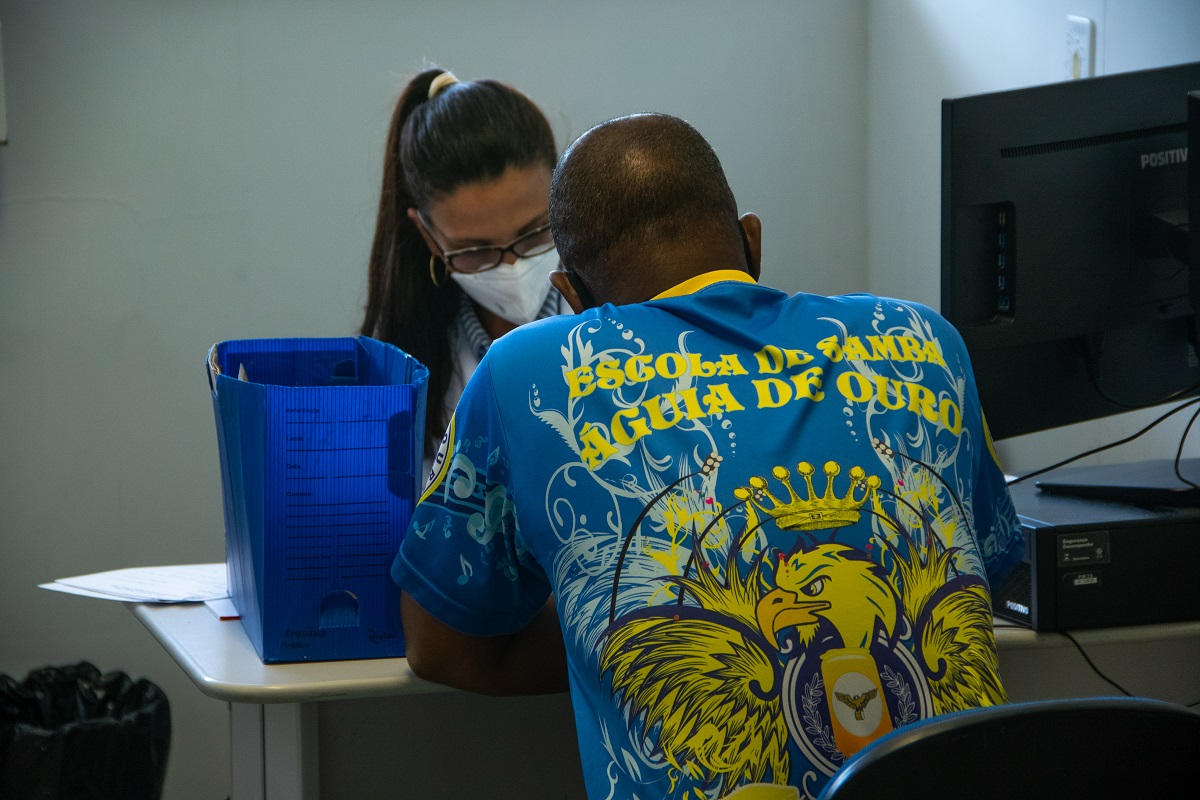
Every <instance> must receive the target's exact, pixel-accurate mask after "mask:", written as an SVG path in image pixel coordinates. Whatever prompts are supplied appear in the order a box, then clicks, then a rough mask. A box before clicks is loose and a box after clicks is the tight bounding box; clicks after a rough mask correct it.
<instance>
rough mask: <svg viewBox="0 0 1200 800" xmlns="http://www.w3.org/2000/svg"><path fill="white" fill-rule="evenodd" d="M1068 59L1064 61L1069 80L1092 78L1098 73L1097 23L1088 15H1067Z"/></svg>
mask: <svg viewBox="0 0 1200 800" xmlns="http://www.w3.org/2000/svg"><path fill="white" fill-rule="evenodd" d="M1066 45H1067V52H1066V59H1065V61H1064V63H1063V67H1064V70H1065V73H1066V74H1065V76H1064V77H1066V78H1067V80H1078V79H1079V78H1090V77H1092V76H1093V75H1095V74H1096V23H1095V22H1093V21H1092V20H1090V19H1088V18H1087V17H1077V16H1075V15H1074V14H1070V15H1068V16H1067V36H1066Z"/></svg>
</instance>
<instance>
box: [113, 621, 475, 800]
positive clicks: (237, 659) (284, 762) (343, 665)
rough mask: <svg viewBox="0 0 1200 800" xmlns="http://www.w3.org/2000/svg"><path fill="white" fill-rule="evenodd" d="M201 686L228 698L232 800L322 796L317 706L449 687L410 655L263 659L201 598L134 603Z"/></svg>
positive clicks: (311, 799) (240, 630)
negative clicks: (424, 675)
mask: <svg viewBox="0 0 1200 800" xmlns="http://www.w3.org/2000/svg"><path fill="white" fill-rule="evenodd" d="M128 606H129V608H130V610H132V611H133V614H134V616H136V617H137V618H138V619H139V620H141V622H142V624H143V625H145V626H146V628H147V629H148V630H149V631H150V633H152V634H153V635H154V638H155V639H157V640H158V642H159V643H160V644H161V645H162V646H163V647H164V648H165V649H166V651H167V652H168V653H170V654H171V657H172V658H174V659H175V661H176V662H177V663H178V664H179V666H180V667H181V668H183V671H184V672H185V673H187V676H188V677H189V678H191V679H192V682H193V683H195V684H196V686H197V687H199V689H200V691H201V692H203V693H204V694H206V695H208V696H209V697H212V698H215V699H217V700H224V701H226V702H228V703H229V715H230V738H231V747H232V752H231V754H230V756H231V758H230V765H231V770H232V773H233V774H232V788H233V796H232V798H231V800H317V798H318V796H319V786H320V777H319V763H320V761H319V753H318V748H317V741H318V739H317V703H319V702H322V701H331V700H350V699H358V698H368V697H379V696H382V695H393V694H420V693H430V692H450V691H452V690H450V689H447V688H446V687H444V686H439V685H438V684H434V683H429V682H428V681H423V680H421V679H420V678H418V677H417V676H416V675H414V674H413V673H412V670H410V669H409V668H408V662H407V661H406V660H405V659H403V658H385V659H362V660H356V661H316V662H309V663H297V664H274V665H268V664H263V663H262V661H260V660H259V657H258V653H257V652H255V650H254V646H253V645H252V644H251V643H250V639H249V638H248V637H247V636H246V632H245V630H244V629H243V628H242V624H241V622H239V621H237V620H226V621H221V620H219V619H217V617H216V616H215V615H214V614H213V613H212V612H211V611H209V610H208V609H207V608H206V607H205V606H204V605H203V604H200V603H181V604H175V605H152V604H136V603H130V604H128Z"/></svg>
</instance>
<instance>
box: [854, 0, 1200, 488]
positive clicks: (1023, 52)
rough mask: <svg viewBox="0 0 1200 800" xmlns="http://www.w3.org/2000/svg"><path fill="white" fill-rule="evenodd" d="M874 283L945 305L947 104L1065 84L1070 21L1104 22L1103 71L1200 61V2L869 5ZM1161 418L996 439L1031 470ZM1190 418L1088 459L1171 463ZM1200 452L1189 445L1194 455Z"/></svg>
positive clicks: (1145, 416)
mask: <svg viewBox="0 0 1200 800" xmlns="http://www.w3.org/2000/svg"><path fill="white" fill-rule="evenodd" d="M867 9H868V10H867V42H868V53H869V77H868V80H867V98H868V99H867V131H868V134H867V142H868V143H867V153H866V158H867V186H868V192H867V230H868V237H867V240H868V278H867V282H868V286H869V287H870V290H871V291H873V292H877V293H879V294H884V295H897V296H901V297H910V298H913V299H917V300H921V301H923V302H926V303H929V304H930V305H933V306H934V307H935V308H936V307H937V306H938V305H939V294H940V283H939V272H938V270H939V265H940V239H939V231H940V224H941V222H940V202H941V186H940V176H941V100H942V98H944V97H956V96H960V95H967V94H977V93H981V92H990V91H998V90H1003V89H1012V88H1017V87H1021V86H1032V85H1037V84H1045V83H1051V82H1054V81H1058V80H1062V79H1064V77H1065V70H1064V53H1065V50H1066V48H1065V39H1066V20H1067V16H1068V15H1069V14H1074V15H1079V16H1085V17H1090V18H1091V19H1092V20H1094V21H1095V24H1096V70H1095V72H1096V74H1097V75H1103V74H1108V73H1114V72H1127V71H1130V70H1135V69H1146V68H1150V67H1158V66H1166V65H1169V64H1181V63H1186V62H1190V61H1200V36H1198V35H1197V32H1200V2H1196V0H1003V1H1002V2H996V0H869V2H868V4H867ZM1157 413H1161V409H1160V410H1159V412H1137V413H1134V414H1123V415H1120V416H1118V417H1113V418H1109V419H1106V420H1101V421H1096V422H1091V423H1084V424H1080V425H1073V426H1068V427H1065V428H1060V429H1057V430H1054V431H1047V432H1043V433H1038V434H1030V435H1028V436H1021V437H1016V438H1013V439H1009V440H1005V441H1003V442H1000V443H998V452H999V453H1000V456H1001V460H1002V462H1003V463H1004V466H1005V468H1006V469H1007V470H1008V471H1010V472H1013V473H1021V472H1027V471H1030V470H1033V469H1036V468H1038V467H1042V466H1046V465H1049V464H1051V463H1055V462H1057V461H1059V460H1061V459H1063V458H1067V457H1069V456H1072V455H1074V454H1075V453H1078V452H1082V451H1084V450H1088V449H1090V448H1092V447H1095V446H1097V445H1099V444H1103V443H1107V442H1110V441H1115V440H1118V439H1121V438H1124V437H1125V436H1128V435H1130V434H1132V433H1134V432H1136V431H1137V430H1139V429H1140V428H1141V427H1143V426H1144V425H1146V424H1148V423H1149V421H1151V420H1152V419H1153V418H1154V417H1155V416H1156V415H1157ZM1187 416H1188V415H1187V414H1179V415H1177V417H1178V418H1173V419H1172V420H1170V421H1168V422H1166V423H1163V424H1162V425H1161V426H1159V427H1158V428H1156V429H1155V430H1154V431H1153V432H1152V434H1151V435H1148V436H1147V437H1145V438H1144V439H1143V440H1139V442H1138V443H1136V444H1133V445H1129V446H1126V447H1123V448H1121V449H1119V450H1115V451H1111V452H1109V453H1108V454H1106V455H1105V456H1103V457H1099V458H1094V459H1092V461H1091V462H1081V463H1096V462H1101V461H1107V462H1125V461H1132V460H1135V459H1141V458H1165V457H1173V456H1174V453H1175V446H1176V445H1177V443H1178V440H1179V438H1180V436H1181V435H1182V432H1183V427H1184V424H1185V423H1186V417H1187ZM1198 451H1200V448H1198V447H1197V446H1196V445H1195V444H1192V443H1190V444H1189V447H1188V449H1187V451H1186V453H1187V454H1188V455H1194V454H1196V453H1197V452H1198Z"/></svg>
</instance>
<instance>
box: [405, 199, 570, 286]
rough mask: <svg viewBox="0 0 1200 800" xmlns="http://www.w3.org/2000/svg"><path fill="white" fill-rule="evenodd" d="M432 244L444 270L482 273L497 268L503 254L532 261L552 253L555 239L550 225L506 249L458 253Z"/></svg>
mask: <svg viewBox="0 0 1200 800" xmlns="http://www.w3.org/2000/svg"><path fill="white" fill-rule="evenodd" d="M417 216H419V217H420V218H421V222H422V223H423V224H424V225H425V227H426V228H428V229H429V230H430V231H436V232H437V233H438V234H439V235H440V234H441V231H438V230H437V228H435V227H433V225H431V224H430V222H429V220H427V219H425V216H424V215H423V214H420V213H419V212H418V214H417ZM434 244H436V245H437V247H438V252H439V254H440V255H441V257H442V260H443V261H445V262H446V267H447V268H448V269H450V270H452V271H453V272H466V273H471V272H485V271H486V270H489V269H492V268H493V267H498V266H500V264H501V263H502V262H503V261H504V256H505V254H506V253H512V254H513V255H515V256H516V257H517V258H531V257H533V256H540V255H542V254H544V253H549V252H550V251H551V250H553V249H554V237H552V236H551V235H550V224H549V223H547V224H545V225H539V226H538V227H536V228H534V229H533V230H531V231H527V232H526V233H523V234H521V235H520V236H518V237H517V238H515V239H513V240H512V241H511V242H509V243H508V244H506V245H483V246H481V247H463V248H461V249H459V250H443V249H442V246H441V244H440V243H438V242H437V241H436V240H435V241H434Z"/></svg>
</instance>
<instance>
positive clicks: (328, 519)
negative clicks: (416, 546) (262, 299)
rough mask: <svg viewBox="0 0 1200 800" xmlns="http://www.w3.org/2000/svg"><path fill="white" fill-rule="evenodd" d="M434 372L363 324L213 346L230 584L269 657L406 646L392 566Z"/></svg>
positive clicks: (410, 501)
mask: <svg viewBox="0 0 1200 800" xmlns="http://www.w3.org/2000/svg"><path fill="white" fill-rule="evenodd" d="M428 375H429V373H428V371H427V370H426V369H425V367H424V366H423V365H422V364H421V363H420V362H418V361H417V360H416V359H414V358H412V357H411V356H409V355H408V354H406V353H405V352H403V351H402V350H400V349H398V348H396V347H393V346H391V345H388V344H384V343H382V342H378V341H375V340H374V339H370V338H367V337H364V336H360V337H357V338H349V337H347V338H334V339H243V340H235V341H227V342H221V343H218V344H216V345H213V347H212V349H211V350H210V351H209V353H208V376H209V386H210V388H211V390H212V401H213V411H214V413H215V414H216V423H217V442H218V446H219V449H220V458H221V483H222V489H223V495H224V510H225V561H226V569H227V571H228V574H229V591H230V596H231V598H232V600H233V604H234V606H235V607H236V608H237V610H238V613H239V614H240V615H241V620H242V625H243V626H244V627H245V629H246V634H247V635H248V636H249V637H250V641H251V642H252V643H253V644H254V648H255V649H256V650H257V651H258V655H259V657H260V658H261V659H262V660H263V662H264V663H271V662H283V661H328V660H334V659H353V658H380V657H390V656H401V655H404V637H403V632H402V630H401V627H400V594H399V590H398V589H397V588H396V585H395V584H394V583H393V582H392V580H391V577H390V575H389V570H390V568H391V563H392V558H393V557H394V556H395V554H396V550H397V548H398V547H399V546H400V540H401V539H402V538H403V534H404V528H405V526H406V525H407V524H408V520H409V517H411V516H412V511H413V506H414V504H415V502H416V498H417V496H418V495H417V493H418V490H419V486H418V480H419V477H420V476H419V473H420V471H421V463H422V452H423V442H424V430H425V389H426V381H427V378H428Z"/></svg>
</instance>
